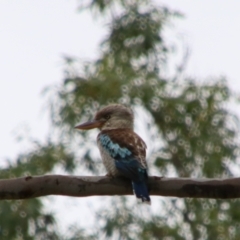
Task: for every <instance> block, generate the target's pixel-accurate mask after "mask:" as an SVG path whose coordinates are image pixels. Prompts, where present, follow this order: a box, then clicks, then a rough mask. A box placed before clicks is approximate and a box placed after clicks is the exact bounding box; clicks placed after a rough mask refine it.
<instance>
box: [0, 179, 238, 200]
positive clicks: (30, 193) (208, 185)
mask: <svg viewBox="0 0 240 240" xmlns="http://www.w3.org/2000/svg"><path fill="white" fill-rule="evenodd" d="M148 186H149V190H150V195H157V196H171V197H189V198H222V199H226V198H240V178H229V179H189V178H164V177H156V176H153V177H149V181H148ZM132 194H133V192H132V186H131V183H130V181H129V180H127V179H123V178H109V177H103V176H98V177H90V176H63V175H44V176H34V177H32V176H28V177H21V178H15V179H3V180H0V199H26V198H35V197H41V196H47V195H64V196H73V197H87V196H97V195H98V196H107V195H109V196H112V195H132Z"/></svg>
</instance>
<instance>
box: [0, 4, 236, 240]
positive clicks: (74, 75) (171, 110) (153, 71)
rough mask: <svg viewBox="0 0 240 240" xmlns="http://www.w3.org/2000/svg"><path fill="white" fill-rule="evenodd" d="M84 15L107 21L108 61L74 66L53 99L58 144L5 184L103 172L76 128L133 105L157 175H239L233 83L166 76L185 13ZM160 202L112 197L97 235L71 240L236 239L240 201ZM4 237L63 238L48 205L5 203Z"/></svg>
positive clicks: (71, 62) (105, 9)
mask: <svg viewBox="0 0 240 240" xmlns="http://www.w3.org/2000/svg"><path fill="white" fill-rule="evenodd" d="M82 8H86V9H88V10H91V11H93V13H94V14H96V13H97V14H98V16H99V17H102V16H104V17H105V20H106V21H107V22H108V25H107V27H108V29H109V33H108V35H107V36H106V37H105V39H104V40H103V42H102V44H101V46H100V49H101V54H100V56H99V58H98V59H97V60H96V61H93V62H91V63H83V62H81V61H79V60H78V59H73V58H71V57H68V58H66V67H65V80H64V81H63V83H61V85H60V86H59V87H58V89H57V90H56V91H55V92H54V93H53V94H52V98H51V99H50V100H49V103H50V111H51V120H52V125H53V129H54V130H55V136H54V138H53V139H51V140H49V141H48V143H47V144H46V145H45V146H42V145H41V144H39V143H35V146H34V147H33V150H32V151H31V152H30V153H27V154H24V155H21V156H19V157H18V158H17V160H16V161H15V163H14V164H11V163H9V166H8V168H6V169H2V170H1V176H2V178H10V177H14V176H23V175H27V174H31V175H37V174H45V173H49V172H51V171H52V170H53V168H54V167H55V166H63V167H64V169H65V170H66V171H67V172H72V171H73V170H74V169H75V167H78V168H79V167H81V168H82V169H83V170H87V171H88V172H89V171H90V172H92V173H94V174H99V173H103V172H104V170H103V167H102V164H101V160H100V159H99V157H96V156H98V155H97V154H95V152H93V151H91V148H92V147H91V144H89V142H90V140H89V139H92V134H91V133H82V134H79V133H78V134H77V133H76V132H75V130H74V129H73V127H74V126H75V124H76V123H78V122H80V121H84V120H86V119H88V118H91V117H92V116H93V114H94V113H95V112H96V110H98V109H99V108H100V107H101V106H103V105H106V104H108V103H111V102H119V103H124V104H128V105H131V106H132V107H133V109H134V110H135V112H136V114H137V115H138V116H141V121H143V119H144V120H145V121H144V124H142V125H141V126H142V128H141V130H140V129H139V130H138V132H139V134H140V135H141V134H142V132H145V131H147V133H148V135H146V138H149V139H148V141H151V146H149V152H148V153H149V154H148V159H149V160H148V162H149V168H150V174H151V171H153V170H154V171H155V172H157V173H158V175H165V176H169V175H171V176H179V177H199V178H200V177H220V178H223V177H230V176H232V172H231V168H230V167H229V166H231V165H234V164H235V163H236V159H237V157H238V154H239V153H238V142H237V134H238V125H237V124H238V119H237V118H236V116H234V115H233V114H231V113H230V112H229V110H227V109H226V108H225V105H226V103H228V101H229V100H230V99H231V98H232V93H231V91H230V89H229V88H228V86H227V84H226V81H225V79H212V80H211V81H206V82H204V83H201V84H199V83H197V82H196V81H194V79H191V78H188V77H185V76H184V77H183V74H182V72H181V69H180V70H179V69H177V70H176V74H175V76H174V77H172V76H170V77H169V76H167V75H166V74H165V73H166V69H167V67H168V64H169V58H170V56H171V50H170V49H171V46H169V45H168V44H167V43H166V41H165V39H164V34H163V32H164V29H165V28H166V27H167V25H168V24H169V23H170V22H171V21H172V19H173V18H176V17H181V15H180V14H179V13H178V12H175V11H171V10H169V9H167V8H165V7H162V6H157V5H154V3H153V2H150V1H147V0H146V1H137V0H133V1H117V0H115V1H113V0H112V1H102V0H95V1H92V2H91V3H90V4H88V3H87V4H86V5H85V6H82ZM55 139H58V140H57V141H56V140H55ZM70 139H71V141H72V142H71V143H69V141H70ZM66 140H67V141H66ZM67 142H68V144H67ZM76 145H77V146H78V147H77V148H76V147H75V146H76ZM79 146H81V147H79ZM76 149H79V152H78V151H76ZM79 156H81V157H79ZM79 159H82V160H81V164H79V163H78V161H79ZM80 165H81V166H80ZM134 200H135V199H134ZM153 201H154V202H157V203H158V204H156V205H158V206H154V207H153V208H151V209H149V208H147V207H146V206H143V205H136V202H135V201H134V202H131V200H130V199H129V197H115V196H114V197H113V198H112V200H111V202H108V204H104V206H103V208H102V209H101V211H99V212H97V213H96V222H98V223H100V224H98V225H97V227H95V228H94V230H91V231H88V232H90V234H88V233H86V232H85V231H84V230H83V229H81V227H78V226H76V228H74V229H73V230H72V231H71V236H66V239H88V238H89V239H99V236H104V237H105V238H109V239H113V238H119V239H150V238H151V239H159V238H161V239H237V238H238V235H239V226H238V222H239V220H240V210H238V201H236V200H234V201H229V200H221V201H220V200H215V199H211V200H206V199H204V200H201V199H200V200H199V199H198V200H192V199H172V198H160V199H159V198H154V199H153ZM12 221H16V224H13V222H12ZM0 230H1V231H0V236H5V237H8V239H21V238H22V239H38V238H39V239H41V238H43V237H44V238H45V239H61V238H63V237H62V236H60V235H59V236H58V235H57V234H58V233H59V232H57V233H56V231H55V229H54V216H53V215H52V214H50V213H47V214H46V213H44V211H43V208H42V203H41V199H34V200H31V201H30V200H26V201H6V202H2V205H1V218H0ZM59 234H60V233H59Z"/></svg>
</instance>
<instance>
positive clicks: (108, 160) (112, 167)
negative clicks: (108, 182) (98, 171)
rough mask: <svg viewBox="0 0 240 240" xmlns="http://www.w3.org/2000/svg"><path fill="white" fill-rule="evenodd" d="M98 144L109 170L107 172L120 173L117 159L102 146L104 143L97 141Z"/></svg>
mask: <svg viewBox="0 0 240 240" xmlns="http://www.w3.org/2000/svg"><path fill="white" fill-rule="evenodd" d="M97 144H98V148H99V150H100V154H101V157H102V160H103V164H104V166H105V168H106V170H107V173H108V174H109V175H111V176H118V175H120V173H119V171H118V170H117V168H116V165H115V160H114V159H113V158H112V157H111V156H110V155H109V153H108V152H107V150H105V149H104V147H103V146H102V144H101V143H100V142H99V141H98V142H97Z"/></svg>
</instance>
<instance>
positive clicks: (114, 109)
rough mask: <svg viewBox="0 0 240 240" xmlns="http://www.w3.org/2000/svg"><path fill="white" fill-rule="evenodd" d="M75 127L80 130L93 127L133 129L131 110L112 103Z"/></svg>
mask: <svg viewBox="0 0 240 240" xmlns="http://www.w3.org/2000/svg"><path fill="white" fill-rule="evenodd" d="M75 128H77V129H82V130H89V129H93V128H99V129H101V130H104V129H118V128H129V129H133V112H132V110H131V109H130V108H127V107H125V106H123V105H120V104H112V105H109V106H107V107H105V108H103V109H101V110H100V111H98V112H97V113H96V115H95V117H94V119H93V121H89V122H85V123H83V124H80V125H78V126H76V127H75Z"/></svg>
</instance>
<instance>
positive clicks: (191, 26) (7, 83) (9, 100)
mask: <svg viewBox="0 0 240 240" xmlns="http://www.w3.org/2000/svg"><path fill="white" fill-rule="evenodd" d="M156 2H157V0H156ZM162 3H163V4H165V5H167V6H170V7H171V8H173V9H176V10H179V11H181V12H182V13H184V14H185V16H186V18H185V19H182V20H177V21H176V22H175V32H174V34H176V36H177V37H179V38H180V39H183V40H184V42H185V43H186V44H187V45H188V46H189V47H190V49H191V57H190V59H189V64H188V68H187V72H188V73H189V74H191V75H192V76H196V77H197V78H199V79H201V78H204V77H207V76H220V75H225V76H227V78H228V80H229V84H230V86H231V87H232V89H234V90H235V91H240V60H239V56H240V30H239V29H240V14H239V12H240V1H239V0H228V1H226V0H211V1H207V0H195V1H192V0H166V1H165V3H164V1H162ZM105 33H106V30H105V29H103V27H102V25H101V24H100V23H99V22H97V20H95V21H94V20H93V19H92V17H91V15H90V14H89V13H78V12H77V1H67V0H35V1H30V0H20V1H19V0H1V1H0V72H1V74H0V83H1V88H0V110H1V125H0V133H1V140H0V141H1V148H0V161H1V162H3V161H4V159H5V158H6V157H11V158H14V156H16V155H17V153H19V152H21V151H23V150H24V149H26V148H28V145H27V144H25V145H23V144H18V143H17V142H16V141H15V138H14V135H15V134H14V133H16V132H24V131H25V129H28V131H29V135H30V136H33V137H35V138H37V139H42V140H43V139H45V137H46V136H47V133H48V120H47V117H46V114H45V117H44V116H43V111H42V108H43V104H44V103H45V102H44V99H43V98H42V97H41V96H40V93H41V91H42V90H43V88H44V87H46V86H49V85H53V84H56V83H59V82H60V81H61V80H62V79H63V72H62V71H63V61H62V56H63V55H70V56H71V55H73V56H77V57H80V58H82V59H86V60H89V59H92V58H94V57H95V56H97V52H98V50H97V49H98V43H99V42H100V41H101V39H102V37H103V35H104V34H105ZM175 40H176V39H175ZM175 40H174V41H175ZM169 41H172V39H169Z"/></svg>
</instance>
